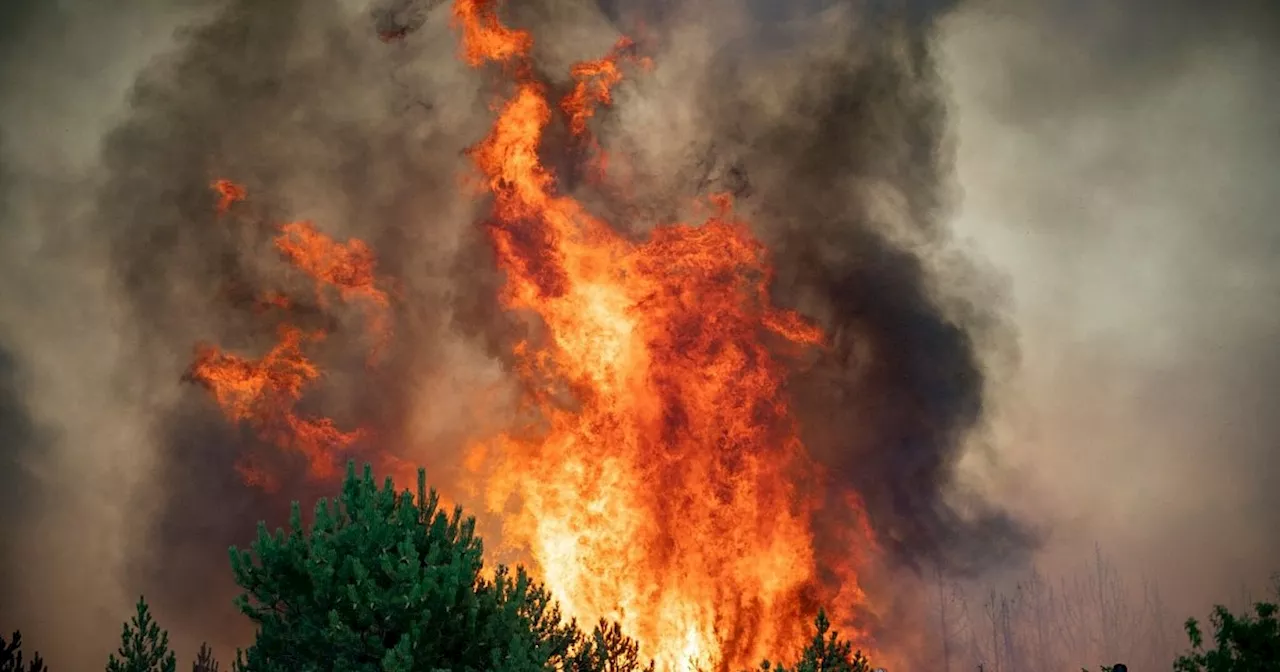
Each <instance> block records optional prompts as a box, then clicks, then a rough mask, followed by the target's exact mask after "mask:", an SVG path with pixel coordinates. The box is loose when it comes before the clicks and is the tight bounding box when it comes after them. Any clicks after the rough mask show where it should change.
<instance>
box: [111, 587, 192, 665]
mask: <svg viewBox="0 0 1280 672" xmlns="http://www.w3.org/2000/svg"><path fill="white" fill-rule="evenodd" d="M116 653H117V654H119V656H120V657H119V658H116V656H115V655H114V654H113V655H112V656H111V657H110V658H108V659H107V672H174V670H176V669H177V666H178V663H177V659H176V658H175V657H174V655H173V651H170V650H169V633H168V632H167V631H165V630H161V629H160V626H159V625H158V624H157V623H156V622H155V621H154V620H152V618H151V609H150V608H149V607H148V606H147V601H146V600H145V599H143V598H141V597H139V598H138V605H137V613H136V614H134V616H133V618H132V619H131V620H130V621H129V622H127V623H125V624H124V629H123V631H122V632H121V633H120V649H119V650H118V651H116Z"/></svg>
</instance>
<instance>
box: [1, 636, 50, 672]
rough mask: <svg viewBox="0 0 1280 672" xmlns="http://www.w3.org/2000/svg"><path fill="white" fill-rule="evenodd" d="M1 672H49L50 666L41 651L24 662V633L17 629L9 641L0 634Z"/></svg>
mask: <svg viewBox="0 0 1280 672" xmlns="http://www.w3.org/2000/svg"><path fill="white" fill-rule="evenodd" d="M0 672H48V668H46V667H45V666H44V659H42V658H41V657H40V654H39V653H35V654H33V655H32V658H31V662H30V663H27V664H26V665H25V666H24V665H23V664H22V633H21V632H18V631H16V630H15V631H14V633H13V638H12V639H10V640H9V641H8V642H5V641H4V636H3V635H0Z"/></svg>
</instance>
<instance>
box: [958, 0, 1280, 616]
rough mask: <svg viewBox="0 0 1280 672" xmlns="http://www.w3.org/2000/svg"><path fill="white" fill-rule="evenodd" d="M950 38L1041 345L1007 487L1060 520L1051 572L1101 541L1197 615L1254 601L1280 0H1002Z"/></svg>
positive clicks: (980, 215) (988, 183)
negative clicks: (1279, 0) (1244, 594)
mask: <svg viewBox="0 0 1280 672" xmlns="http://www.w3.org/2000/svg"><path fill="white" fill-rule="evenodd" d="M943 35H944V36H945V40H944V42H943V45H942V51H941V53H942V54H943V61H944V63H945V69H944V71H945V72H946V75H947V81H948V85H949V87H950V88H951V90H952V91H953V92H954V96H955V101H954V105H955V109H956V116H955V119H956V124H957V126H956V131H957V132H956V136H957V138H958V143H959V145H958V155H957V167H958V172H959V177H960V181H961V183H962V185H963V187H964V189H965V192H966V198H965V204H964V207H963V210H962V212H961V216H960V217H959V218H958V219H957V221H956V229H957V231H958V232H959V233H960V234H961V235H963V236H965V237H966V238H969V239H971V240H972V242H973V247H974V248H975V249H976V250H978V251H979V252H980V253H981V254H982V255H984V256H985V257H987V258H988V259H989V260H990V261H991V262H992V263H993V264H997V265H999V266H1000V267H1001V268H1003V269H1005V270H1006V272H1007V273H1008V275H1009V287H1010V288H1011V292H1010V293H1011V295H1012V297H1013V299H1014V304H1015V310H1014V311H1013V313H1012V314H1013V315H1014V316H1015V322H1016V324H1017V325H1018V330H1019V332H1020V338H1021V344H1022V360H1021V366H1022V370H1021V373H1020V374H1019V375H1018V376H1016V377H1010V378H1008V379H1006V380H1004V381H1001V385H1000V389H999V390H998V391H997V393H996V394H995V395H994V400H995V406H996V407H997V408H998V409H999V413H998V418H997V419H995V420H994V421H993V422H994V424H995V425H996V426H997V427H998V430H997V433H998V435H999V437H1000V438H999V439H998V440H997V444H998V453H999V454H1000V455H1002V457H1003V458H1004V462H1005V464H1006V466H1007V467H1010V471H1011V473H1012V474H1013V475H1012V476H1010V475H1006V476H1004V477H1000V478H994V479H992V481H993V482H996V483H998V484H999V485H998V490H1000V491H1001V492H1002V493H1003V494H1002V495H1001V499H1003V500H1004V501H1005V502H1007V503H1009V504H1010V505H1011V506H1014V507H1016V508H1018V509H1019V510H1021V511H1025V512H1027V513H1028V514H1033V513H1034V515H1036V516H1038V517H1040V518H1041V519H1042V520H1046V521H1052V523H1053V534H1052V536H1051V537H1050V539H1049V543H1048V546H1047V547H1046V548H1045V552H1044V553H1043V554H1042V556H1041V557H1042V560H1043V562H1044V563H1045V564H1046V566H1047V567H1048V568H1049V569H1050V572H1051V573H1053V572H1054V571H1057V570H1061V569H1064V568H1072V567H1075V566H1077V565H1078V564H1080V563H1083V562H1087V561H1088V551H1089V549H1091V548H1092V546H1093V545H1094V543H1095V542H1096V543H1098V544H1100V545H1101V546H1102V548H1103V549H1104V551H1106V552H1107V553H1108V554H1110V555H1111V556H1112V557H1113V558H1114V559H1115V561H1116V562H1117V563H1119V564H1120V565H1121V566H1122V567H1123V568H1124V570H1125V571H1126V572H1127V573H1128V574H1129V576H1130V578H1131V582H1132V583H1135V584H1136V583H1137V582H1138V581H1139V579H1141V578H1146V579H1149V580H1158V581H1159V583H1160V585H1161V587H1162V588H1163V590H1164V593H1165V595H1166V597H1167V598H1168V599H1169V600H1170V602H1171V607H1172V608H1173V609H1174V613H1175V614H1178V615H1185V614H1191V613H1197V614H1203V613H1204V612H1205V610H1206V609H1207V607H1208V604H1209V602H1210V601H1213V600H1228V601H1231V602H1232V603H1233V604H1235V603H1238V602H1239V601H1240V600H1239V596H1240V595H1241V588H1242V587H1248V588H1249V589H1251V590H1255V591H1256V590H1257V589H1259V588H1260V584H1262V583H1263V582H1265V580H1266V578H1267V576H1268V574H1269V573H1270V572H1272V571H1275V570H1276V569H1277V567H1278V566H1280V565H1277V558H1280V533H1278V532H1277V531H1278V530H1280V520H1278V519H1277V515H1278V512H1280V500H1277V499H1276V493H1277V492H1278V491H1277V489H1276V483H1277V481H1276V479H1277V477H1278V475H1280V469H1278V468H1277V462H1276V460H1277V454H1278V453H1277V447H1278V446H1280V432H1278V429H1280V428H1278V427H1277V424H1276V421H1275V414H1274V412H1273V410H1272V409H1273V408H1274V406H1275V399H1276V396H1277V393H1278V392H1280V390H1278V388H1277V382H1278V379H1277V377H1276V361H1277V345H1276V344H1277V343H1278V342H1280V340H1277V336H1278V335H1280V331H1278V329H1280V325H1278V323H1277V322H1276V318H1275V315H1276V308H1277V303H1276V301H1277V298H1276V297H1277V296H1280V295H1278V294H1277V291H1276V289H1277V281H1278V277H1280V276H1277V271H1276V270H1275V255H1276V250H1277V240H1278V239H1277V229H1276V226H1275V219H1276V214H1275V213H1276V212H1277V208H1278V207H1280V173H1277V171H1276V165H1277V160H1278V159H1280V125H1278V124H1280V121H1278V120H1280V85H1278V84H1277V82H1276V78H1275V77H1274V76H1273V74H1272V70H1273V65H1272V64H1274V63H1275V62H1276V58H1277V57H1278V56H1280V13H1277V11H1276V9H1275V6H1274V3H1265V2H1250V1H1249V0H1242V1H1240V2H1229V3H1217V4H1214V5H1212V6H1210V5H1205V4H1202V3H1195V2H1126V3H1107V2H1056V1H1049V2H1041V3H1013V2H1000V1H996V0H993V1H990V2H978V3H974V4H972V5H970V6H968V7H967V8H966V9H965V10H964V11H962V12H960V13H958V14H956V15H955V16H953V17H952V19H951V20H949V21H948V22H947V24H946V25H945V29H944V32H943ZM1170 558H1178V561H1177V562H1170V561H1169V559H1170ZM1254 594H1255V595H1256V594H1258V593H1257V592H1255V593H1254Z"/></svg>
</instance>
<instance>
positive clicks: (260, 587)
mask: <svg viewBox="0 0 1280 672" xmlns="http://www.w3.org/2000/svg"><path fill="white" fill-rule="evenodd" d="M474 526H475V522H474V519H471V518H464V517H463V515H462V510H461V509H460V508H455V509H454V510H453V512H452V513H451V514H446V513H445V512H444V511H441V510H440V507H439V498H438V496H437V495H436V493H435V491H434V490H431V491H428V490H427V487H426V476H425V472H423V471H422V470H419V472H418V489H417V494H416V496H412V495H410V493H408V492H403V493H397V491H396V490H395V489H394V486H393V485H392V482H391V479H387V480H386V482H385V483H384V484H383V485H382V487H381V488H379V487H378V485H377V484H376V483H375V482H374V479H373V472H372V470H371V469H370V468H368V467H366V468H365V470H364V473H363V475H361V476H357V474H356V471H355V467H354V464H353V465H351V466H349V467H348V472H347V479H346V482H345V484H344V485H343V488H342V493H341V495H339V496H338V497H337V498H336V499H335V500H334V501H333V502H329V501H327V500H321V501H320V503H319V504H318V505H317V506H316V513H315V521H314V523H313V524H312V525H311V526H310V528H309V529H307V528H305V527H304V525H303V523H302V515H301V509H300V508H299V507H298V505H297V504H296V503H295V505H294V508H293V515H292V518H291V523H290V528H291V529H290V531H289V532H287V533H286V532H285V531H283V530H278V531H277V532H276V533H275V534H271V533H269V532H268V531H267V529H266V528H265V526H262V527H260V529H259V534H258V539H257V541H256V542H254V544H253V546H252V548H251V549H250V550H249V551H240V550H238V549H234V548H233V549H232V552H231V563H232V569H233V572H234V574H235V578H236V581H237V583H238V584H239V585H240V586H241V587H242V588H243V589H244V591H245V592H244V594H243V595H241V597H240V598H239V599H238V601H237V603H238V605H239V607H240V609H241V610H242V611H243V612H244V613H245V614H246V615H248V616H249V618H250V619H252V620H253V622H254V623H255V624H256V625H257V629H258V632H257V639H256V641H255V642H254V644H253V645H252V646H251V647H249V649H248V650H247V651H244V652H242V653H241V654H240V655H238V660H237V664H236V669H238V670H243V671H244V672H267V671H280V672H284V671H285V670H290V671H292V670H299V669H308V670H328V669H332V670H343V672H348V671H355V672H359V671H360V670H368V671H370V672H372V671H373V670H390V671H396V670H401V671H408V670H430V669H491V670H508V671H512V672H515V671H523V670H528V671H534V670H537V671H546V670H552V669H556V670H564V671H567V672H606V671H607V672H641V671H643V670H650V671H652V670H653V669H654V665H653V663H651V662H650V663H646V662H645V661H644V658H643V656H642V655H641V652H640V649H639V647H638V645H637V643H636V642H635V641H634V640H632V639H630V638H629V637H627V636H626V635H625V634H624V632H623V630H622V628H621V627H620V626H619V625H618V624H617V623H609V622H606V621H603V620H602V621H600V622H598V623H597V624H596V626H595V628H594V630H593V631H592V632H591V634H590V635H587V634H585V633H583V632H582V631H581V630H579V629H578V626H577V623H576V621H574V620H572V619H569V620H566V619H563V618H562V617H561V612H560V609H559V607H558V606H557V605H556V603H555V601H554V599H553V598H552V597H551V595H550V594H549V593H548V591H547V590H546V589H545V588H544V587H542V586H541V585H539V584H538V583H536V582H534V581H533V580H531V579H530V578H529V576H528V575H527V574H526V573H525V572H524V571H523V570H520V569H517V570H516V571H514V572H512V571H510V570H508V569H507V568H506V567H504V566H498V567H497V568H496V569H495V570H493V571H492V572H490V573H486V572H485V571H484V564H483V559H482V557H481V555H482V548H483V545H482V543H481V541H480V539H479V538H478V537H477V536H475V534H474ZM762 669H763V670H770V669H773V670H777V671H778V672H791V671H792V670H794V671H795V672H805V671H812V672H817V671H818V670H828V671H831V672H865V671H866V670H868V669H869V667H868V666H867V660H866V658H865V657H864V656H863V655H862V654H861V652H854V650H853V644H852V643H850V642H849V641H847V640H845V639H842V638H841V637H839V636H838V635H837V633H836V632H834V631H833V630H832V628H831V624H830V622H829V621H828V620H827V618H826V616H825V615H822V614H820V615H819V617H818V620H817V632H816V634H815V635H814V637H813V639H812V641H811V642H810V643H809V645H808V647H807V648H805V649H804V650H803V651H802V652H801V655H800V659H799V661H798V662H797V663H796V665H795V667H794V668H787V667H784V666H777V667H771V666H770V665H769V664H768V663H766V664H765V665H764V666H762Z"/></svg>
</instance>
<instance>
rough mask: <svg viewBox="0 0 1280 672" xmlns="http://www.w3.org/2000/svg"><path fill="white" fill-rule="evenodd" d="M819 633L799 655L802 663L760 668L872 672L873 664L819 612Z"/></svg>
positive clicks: (786, 671) (775, 671)
mask: <svg viewBox="0 0 1280 672" xmlns="http://www.w3.org/2000/svg"><path fill="white" fill-rule="evenodd" d="M814 625H815V626H816V632H815V633H814V635H813V639H811V640H810V641H809V644H808V645H807V646H805V648H804V651H802V652H801V653H800V660H799V661H797V662H796V664H795V665H793V666H791V667H787V666H785V665H782V664H775V663H771V662H770V661H768V660H766V661H764V662H763V663H761V664H760V671H761V672H770V671H772V672H871V663H870V662H869V661H868V660H867V658H866V656H863V655H862V652H861V651H854V650H853V644H852V643H851V642H849V641H848V640H844V639H841V638H840V636H839V633H837V632H835V631H833V630H832V629H831V621H830V620H828V619H827V615H826V613H824V612H821V611H820V612H818V617H817V618H816V619H815V620H814Z"/></svg>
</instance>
